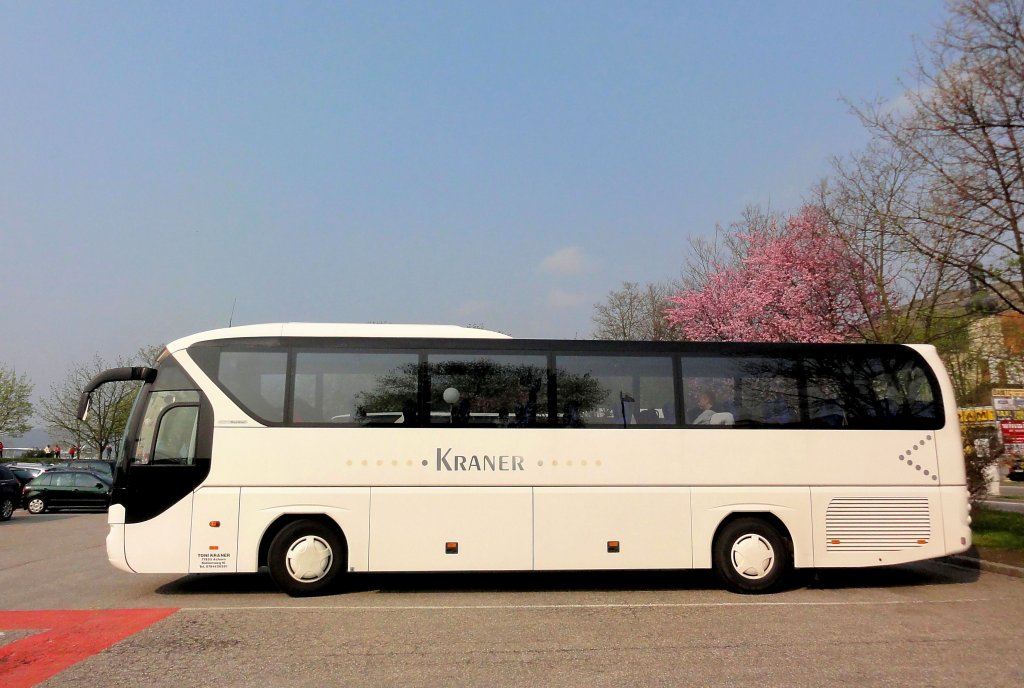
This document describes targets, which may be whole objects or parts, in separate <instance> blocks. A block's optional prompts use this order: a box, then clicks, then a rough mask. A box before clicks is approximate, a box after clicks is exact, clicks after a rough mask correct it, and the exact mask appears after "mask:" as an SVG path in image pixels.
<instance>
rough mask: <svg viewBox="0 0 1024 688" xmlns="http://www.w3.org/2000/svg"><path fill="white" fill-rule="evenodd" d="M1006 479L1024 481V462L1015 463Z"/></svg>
mask: <svg viewBox="0 0 1024 688" xmlns="http://www.w3.org/2000/svg"><path fill="white" fill-rule="evenodd" d="M1006 477H1007V478H1009V479H1010V480H1013V481H1016V482H1021V481H1024V462H1021V461H1014V462H1013V467H1012V468H1011V469H1010V473H1009V474H1008V475H1007V476H1006Z"/></svg>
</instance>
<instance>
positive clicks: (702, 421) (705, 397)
mask: <svg viewBox="0 0 1024 688" xmlns="http://www.w3.org/2000/svg"><path fill="white" fill-rule="evenodd" d="M697 406H699V407H700V409H701V412H700V415H698V416H697V417H696V418H694V419H693V424H694V425H710V424H711V416H713V415H715V411H714V406H715V396H714V395H713V394H712V393H711V392H707V391H703V390H702V391H700V392H697Z"/></svg>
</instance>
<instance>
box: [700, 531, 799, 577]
mask: <svg viewBox="0 0 1024 688" xmlns="http://www.w3.org/2000/svg"><path fill="white" fill-rule="evenodd" d="M713 562H714V566H715V572H716V573H717V574H718V576H719V577H720V578H721V579H722V581H723V582H724V583H725V585H726V587H728V588H729V589H730V590H733V591H734V592H741V593H764V592H771V591H773V590H775V589H777V588H778V587H779V586H780V585H782V584H783V582H784V581H785V580H786V578H787V577H788V576H789V573H790V571H791V570H792V568H793V557H792V555H791V554H790V549H789V546H788V544H787V542H786V538H785V536H784V535H783V534H782V533H781V532H779V529H778V528H777V527H775V526H774V525H773V524H771V523H769V522H768V521H766V520H764V519H760V518H752V517H745V518H738V519H736V520H735V521H733V522H732V523H729V524H728V525H726V526H725V527H724V528H723V529H722V531H721V532H720V533H719V534H718V537H717V538H716V539H715V547H714V553H713Z"/></svg>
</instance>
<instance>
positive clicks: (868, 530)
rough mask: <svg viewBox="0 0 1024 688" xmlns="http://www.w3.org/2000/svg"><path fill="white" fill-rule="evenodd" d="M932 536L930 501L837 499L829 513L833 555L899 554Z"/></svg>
mask: <svg viewBox="0 0 1024 688" xmlns="http://www.w3.org/2000/svg"><path fill="white" fill-rule="evenodd" d="M931 534H932V531H931V519H930V518H929V514H928V498H927V497H836V498H834V499H832V500H831V501H830V502H829V503H828V509H827V510H826V512H825V542H826V543H827V551H829V552H866V551H872V552H896V551H899V550H902V549H912V548H914V547H920V546H922V545H926V544H928V542H929V540H931Z"/></svg>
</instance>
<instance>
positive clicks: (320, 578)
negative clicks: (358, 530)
mask: <svg viewBox="0 0 1024 688" xmlns="http://www.w3.org/2000/svg"><path fill="white" fill-rule="evenodd" d="M267 565H268V566H269V567H270V577H271V578H273V579H274V582H275V583H277V586H278V587H279V588H281V590H283V591H284V592H286V593H288V594H289V595H291V596H292V597H305V596H308V595H319V594H321V593H323V592H326V591H327V590H329V589H330V588H331V587H332V586H333V585H334V584H335V583H336V582H337V580H338V577H339V576H340V575H341V572H342V571H344V570H345V568H346V566H348V552H347V551H346V550H345V544H344V542H343V541H342V539H341V538H340V537H338V535H337V533H336V532H335V531H334V530H333V529H331V528H329V527H327V526H326V525H324V524H323V523H320V522H319V521H309V520H303V521H295V522H293V523H289V524H288V525H286V526H285V527H284V528H282V529H281V532H279V533H278V534H277V535H276V536H274V539H273V541H272V542H271V543H270V550H269V551H268V553H267Z"/></svg>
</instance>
